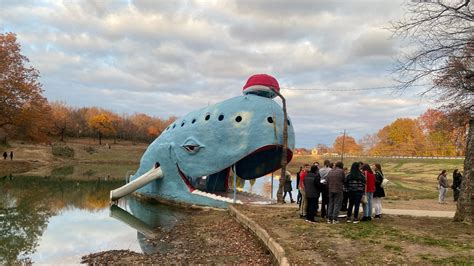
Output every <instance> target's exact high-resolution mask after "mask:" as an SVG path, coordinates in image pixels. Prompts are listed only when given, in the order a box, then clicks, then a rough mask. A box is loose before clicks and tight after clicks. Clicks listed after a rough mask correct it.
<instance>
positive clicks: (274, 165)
mask: <svg viewBox="0 0 474 266" xmlns="http://www.w3.org/2000/svg"><path fill="white" fill-rule="evenodd" d="M282 151H283V147H282V146H281V145H267V146H264V147H261V148H259V149H257V150H255V151H254V152H252V153H251V154H249V155H247V156H245V157H244V158H242V159H240V160H239V161H237V162H235V163H234V164H232V165H229V166H227V167H226V168H224V169H222V170H220V171H218V172H215V173H209V174H208V175H205V176H189V175H187V174H186V173H184V172H183V171H182V170H181V169H180V168H179V165H177V168H178V172H179V175H180V176H181V178H182V179H183V181H184V183H185V184H186V186H187V187H188V188H189V191H190V192H192V193H195V194H199V195H202V196H206V197H209V198H213V199H216V200H222V201H226V202H232V199H230V198H227V197H222V196H220V195H223V194H225V192H227V190H228V189H229V181H228V180H229V175H230V174H231V168H232V166H233V165H235V169H236V173H237V176H238V177H240V178H242V179H246V180H249V179H255V178H259V177H262V176H264V175H267V174H269V173H272V172H274V171H276V170H278V169H280V168H281V157H282ZM292 157H293V152H292V151H291V150H290V149H287V162H290V161H291V159H292Z"/></svg>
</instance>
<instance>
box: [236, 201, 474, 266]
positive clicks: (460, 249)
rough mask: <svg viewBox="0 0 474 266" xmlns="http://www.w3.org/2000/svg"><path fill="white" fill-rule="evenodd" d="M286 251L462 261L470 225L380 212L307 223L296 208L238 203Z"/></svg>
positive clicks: (336, 260)
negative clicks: (364, 218)
mask: <svg viewBox="0 0 474 266" xmlns="http://www.w3.org/2000/svg"><path fill="white" fill-rule="evenodd" d="M238 209H239V210H240V211H242V212H243V213H244V214H245V215H247V216H248V217H250V218H251V219H253V220H254V221H256V222H257V223H258V224H259V225H261V226H262V227H263V228H264V229H265V230H267V231H268V232H269V234H270V236H271V237H273V238H275V239H276V240H277V242H278V243H279V244H281V245H282V247H283V248H284V249H285V251H286V252H287V256H288V259H289V262H290V264H300V265H314V264H321V263H323V264H329V265H333V264H337V265H342V264H464V265H469V264H471V263H472V261H474V254H473V250H474V245H473V243H474V234H473V232H474V230H473V229H474V228H473V226H472V225H465V224H458V223H454V222H452V219H447V218H425V217H408V216H389V215H386V216H384V217H383V218H382V219H380V220H372V222H365V223H364V222H362V223H359V224H352V223H350V224H347V223H345V222H344V221H341V223H340V224H326V223H315V224H314V223H308V222H306V221H304V220H302V219H299V218H298V217H299V215H298V213H297V209H296V208H278V207H268V206H266V207H260V206H259V207H257V206H238Z"/></svg>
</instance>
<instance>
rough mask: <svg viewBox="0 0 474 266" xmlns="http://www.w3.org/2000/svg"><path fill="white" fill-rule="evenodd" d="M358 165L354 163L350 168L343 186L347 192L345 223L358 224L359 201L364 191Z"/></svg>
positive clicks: (362, 178)
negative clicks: (347, 202)
mask: <svg viewBox="0 0 474 266" xmlns="http://www.w3.org/2000/svg"><path fill="white" fill-rule="evenodd" d="M359 168H360V163H359V162H355V163H353V164H352V166H351V171H350V172H349V175H347V177H346V180H345V185H346V187H347V191H348V192H349V208H348V209H347V222H348V223H350V222H353V223H355V224H356V223H358V222H359V207H360V199H361V198H362V195H363V194H364V190H365V176H364V174H363V173H362V172H361V171H360V169H359ZM352 213H354V219H353V220H352V219H351V217H352Z"/></svg>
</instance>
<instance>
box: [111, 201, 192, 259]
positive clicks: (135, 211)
mask: <svg viewBox="0 0 474 266" xmlns="http://www.w3.org/2000/svg"><path fill="white" fill-rule="evenodd" d="M125 205H128V207H129V209H130V211H131V213H130V212H128V211H126V210H124V209H122V208H121V207H119V206H117V205H115V204H114V205H112V206H111V207H110V216H111V217H113V218H115V219H117V220H119V221H121V222H123V223H125V224H127V225H128V226H130V227H132V228H134V229H135V230H137V240H138V243H139V244H140V248H141V249H142V251H143V253H146V254H151V253H157V252H165V251H167V250H169V249H170V248H171V247H170V245H169V244H168V243H166V242H164V241H160V238H162V233H165V232H166V231H168V230H170V229H171V228H173V226H174V225H175V224H176V223H177V222H178V220H179V219H181V218H184V216H185V215H186V214H185V213H184V212H183V211H179V210H177V209H173V208H170V207H168V206H163V205H151V204H147V203H145V202H140V201H137V200H136V199H134V198H131V197H130V198H127V199H126V204H125ZM150 240H154V241H150Z"/></svg>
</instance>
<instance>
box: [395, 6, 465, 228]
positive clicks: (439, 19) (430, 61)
mask: <svg viewBox="0 0 474 266" xmlns="http://www.w3.org/2000/svg"><path fill="white" fill-rule="evenodd" d="M472 8H473V5H472V3H471V1H470V0H444V1H443V0H418V1H416V0H412V1H411V2H408V3H407V4H406V13H405V17H404V18H403V19H402V20H401V21H398V22H395V23H392V29H393V31H394V35H395V36H396V37H401V38H404V39H405V40H407V41H409V42H408V44H409V47H408V49H406V50H407V51H409V52H407V53H405V54H403V55H402V56H401V57H400V58H399V60H398V66H397V68H396V72H397V73H398V74H399V75H400V76H399V81H400V89H401V90H405V89H407V88H409V87H411V86H413V85H417V84H418V85H419V84H425V83H428V82H431V84H432V85H431V86H430V87H428V88H427V89H426V90H425V91H424V92H423V94H426V93H427V92H430V91H432V92H435V93H436V98H437V100H438V101H439V102H440V103H442V104H443V106H444V108H446V109H451V108H454V109H457V111H459V110H461V111H462V112H464V113H466V114H469V110H471V113H470V122H469V124H470V126H469V133H468V141H467V144H466V159H465V163H464V178H463V184H462V188H463V189H462V191H461V196H460V200H459V201H458V205H457V211H456V216H455V220H456V221H467V222H471V221H472V219H473V213H474V212H473V204H472V202H471V199H472V192H473V191H472V190H473V186H474V179H473V173H472V167H473V166H474V165H473V162H472V159H473V156H472V153H473V152H474V151H473V150H472V149H473V147H472V146H473V145H472V139H473V131H474V128H473V126H472V125H473V119H474V118H473V113H472V109H473V108H474V86H473V81H474V70H473V57H474V27H473V21H474V14H473V12H472Z"/></svg>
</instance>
